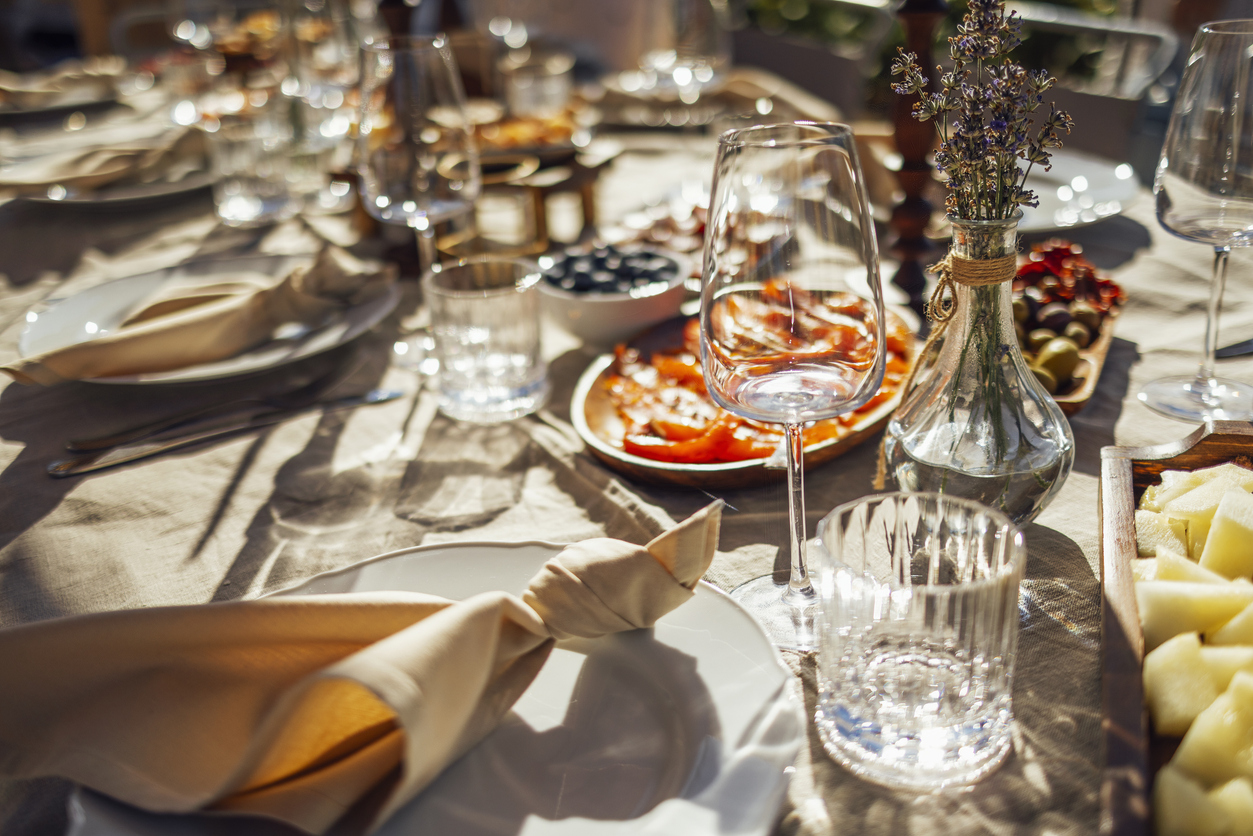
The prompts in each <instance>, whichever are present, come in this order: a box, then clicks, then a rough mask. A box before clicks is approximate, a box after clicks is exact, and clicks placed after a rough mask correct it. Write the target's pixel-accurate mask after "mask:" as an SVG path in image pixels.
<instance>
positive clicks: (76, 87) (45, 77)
mask: <svg viewBox="0 0 1253 836" xmlns="http://www.w3.org/2000/svg"><path fill="white" fill-rule="evenodd" d="M125 70H126V59H124V58H121V57H119V56H116V55H109V56H104V57H99V58H87V59H84V60H81V61H80V60H76V59H74V60H69V61H62V62H61V63H60V64H57V65H56V66H55V67H53V68H52V69H50V70H43V71H39V72H32V73H13V72H9V71H7V70H0V104H4V105H8V106H11V107H15V108H23V109H30V108H38V107H50V106H53V105H58V104H63V103H64V104H71V103H74V102H82V103H87V102H90V101H92V100H93V99H97V98H99V97H101V96H103V95H105V94H107V93H111V92H113V89H114V85H115V84H116V82H117V79H118V77H120V76H121V75H122V73H123V72H124V71H125Z"/></svg>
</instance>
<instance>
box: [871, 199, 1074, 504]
mask: <svg viewBox="0 0 1253 836" xmlns="http://www.w3.org/2000/svg"><path fill="white" fill-rule="evenodd" d="M1021 217H1022V213H1021V212H1017V213H1015V217H1013V218H1009V219H1006V220H995V221H965V220H961V219H959V218H951V217H950V218H949V220H950V222H951V224H952V227H953V243H952V245H951V248H950V253H951V254H953V255H955V256H959V257H962V258H966V259H976V260H978V259H995V258H1003V257H1006V256H1009V255H1013V254H1015V253H1016V252H1017V246H1018V240H1017V239H1018V220H1019V219H1020V218H1021ZM1012 292H1013V288H1012V282H1001V283H1000V284H994V285H988V286H984V287H974V286H967V285H962V284H956V283H955V284H954V290H953V299H954V302H955V303H956V310H955V312H954V315H953V318H952V319H951V320H950V321H949V323H948V326H947V330H946V331H945V333H944V335H943V341H942V344H941V346H940V349H939V355H938V357H937V358H936V359H935V362H934V364H933V365H932V366H930V367H929V368H927V369H926V370H925V371H924V372H922V373H921V374H920V380H919V382H918V384H917V385H916V386H915V387H914V389H913V391H912V392H910V393H909V394H908V395H906V397H905V400H904V402H903V403H902V404H901V407H900V409H898V410H897V412H896V414H895V415H894V416H893V417H892V420H891V421H890V422H889V424H888V429H887V438H886V444H885V453H886V457H887V467H888V472H889V473H891V474H892V476H893V477H894V478H895V479H896V483H897V485H898V486H899V487H900V489H901V490H905V491H935V492H938V493H946V494H950V495H953V496H960V497H964V498H966V499H973V500H977V501H979V502H981V503H983V504H984V505H987V506H988V507H991V508H996V509H998V510H1000V511H1002V512H1003V513H1005V514H1006V515H1007V516H1008V517H1009V518H1010V519H1011V520H1013V521H1014V522H1015V523H1025V522H1027V521H1029V520H1031V519H1033V518H1034V517H1035V516H1036V515H1037V514H1039V513H1040V511H1041V510H1043V509H1044V507H1045V506H1046V505H1048V503H1049V502H1050V501H1052V499H1053V497H1054V496H1056V495H1057V492H1058V490H1060V489H1061V486H1062V483H1063V482H1065V481H1066V477H1067V476H1068V475H1069V474H1070V468H1071V465H1072V464H1073V463H1074V446H1075V441H1074V435H1073V433H1072V432H1071V429H1070V424H1069V422H1068V421H1067V420H1066V416H1065V415H1064V414H1062V411H1061V409H1060V408H1059V407H1058V406H1057V403H1056V402H1055V401H1054V400H1053V399H1052V397H1050V396H1049V394H1048V392H1046V391H1045V390H1044V387H1043V386H1041V385H1040V383H1039V381H1037V380H1036V377H1035V375H1034V374H1033V373H1032V372H1031V370H1030V368H1028V366H1027V362H1026V360H1025V359H1024V358H1023V356H1022V351H1021V349H1020V348H1019V345H1018V338H1017V335H1016V333H1015V330H1014V318H1013V304H1012V302H1013V297H1012ZM919 362H926V358H920V360H919Z"/></svg>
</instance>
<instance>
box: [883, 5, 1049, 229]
mask: <svg viewBox="0 0 1253 836" xmlns="http://www.w3.org/2000/svg"><path fill="white" fill-rule="evenodd" d="M1020 31H1021V20H1019V18H1018V16H1017V14H1016V13H1015V12H1010V13H1009V14H1008V15H1007V14H1006V13H1005V6H1004V2H1003V0H971V3H970V5H969V7H968V9H967V12H966V15H965V17H964V18H963V19H962V22H961V24H960V25H959V26H958V30H957V35H956V36H954V37H952V38H949V53H950V55H951V57H952V61H953V69H952V70H951V71H950V72H947V73H944V72H941V75H940V89H939V90H938V91H935V92H930V91H928V90H927V86H928V80H927V78H926V77H925V76H924V75H923V73H922V69H921V68H920V67H919V66H918V61H917V56H916V55H915V54H913V53H910V52H906V51H905V50H900V51H899V54H898V56H897V58H896V60H894V61H893V62H892V74H893V75H894V76H895V75H899V76H903V79H902V80H901V81H900V82H897V83H894V84H893V85H892V89H893V90H894V91H896V92H897V93H899V94H901V95H915V96H917V97H918V103H917V104H916V105H915V107H914V110H913V115H914V117H915V118H917V119H919V120H920V121H924V122H925V121H928V120H934V121H935V124H936V129H937V132H938V133H939V135H940V148H939V150H938V151H937V153H936V157H935V161H936V168H937V169H938V170H939V171H940V173H941V174H943V175H944V177H945V181H946V184H947V186H948V189H949V196H948V198H947V200H946V201H945V206H946V208H947V210H948V212H949V213H950V214H953V215H955V216H957V217H960V218H965V219H968V220H995V219H1003V218H1007V217H1009V216H1010V215H1012V214H1013V212H1014V211H1015V210H1016V209H1017V208H1018V207H1019V206H1024V205H1025V206H1035V205H1037V203H1038V201H1037V199H1036V196H1035V194H1034V193H1033V192H1031V191H1030V190H1028V189H1027V188H1026V187H1025V183H1026V178H1027V175H1028V174H1029V173H1030V171H1031V169H1032V167H1033V166H1035V165H1043V166H1044V167H1045V169H1046V170H1047V169H1048V167H1049V165H1050V163H1049V160H1050V153H1049V150H1048V149H1050V148H1058V147H1060V146H1061V138H1060V132H1062V131H1065V132H1067V133H1069V132H1070V130H1071V128H1072V127H1073V125H1074V122H1073V121H1072V120H1071V118H1070V116H1069V115H1068V114H1067V113H1065V112H1064V111H1058V110H1057V109H1056V108H1055V107H1054V108H1053V109H1052V112H1051V114H1050V116H1049V117H1048V118H1047V119H1046V120H1045V121H1044V123H1043V125H1042V126H1041V128H1040V130H1039V132H1038V133H1037V134H1036V135H1035V136H1034V137H1033V136H1031V125H1032V114H1033V113H1034V112H1035V110H1036V109H1037V108H1038V107H1039V106H1040V104H1042V103H1043V101H1044V93H1045V92H1046V91H1048V90H1049V89H1050V88H1051V87H1052V86H1053V84H1054V83H1055V80H1054V79H1053V78H1052V77H1050V76H1049V75H1048V73H1047V72H1045V71H1043V70H1036V71H1027V70H1025V69H1023V68H1022V67H1021V66H1019V65H1017V64H1014V63H1013V62H1011V61H1010V60H1009V59H1008V57H1006V56H1007V54H1008V53H1009V51H1010V50H1012V49H1013V48H1014V47H1016V46H1017V45H1018V44H1019V43H1020V42H1021V34H1020ZM972 68H973V69H972ZM937 69H939V68H937ZM1020 159H1021V160H1025V161H1026V162H1027V166H1026V169H1025V170H1024V169H1020V168H1019V165H1018V160H1020Z"/></svg>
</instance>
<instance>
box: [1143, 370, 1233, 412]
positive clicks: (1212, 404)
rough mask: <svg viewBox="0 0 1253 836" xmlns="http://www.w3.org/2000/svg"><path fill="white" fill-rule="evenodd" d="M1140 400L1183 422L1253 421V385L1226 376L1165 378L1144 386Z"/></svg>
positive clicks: (1157, 410) (1153, 408)
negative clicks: (1226, 378) (1228, 378)
mask: <svg viewBox="0 0 1253 836" xmlns="http://www.w3.org/2000/svg"><path fill="white" fill-rule="evenodd" d="M1138 397H1139V399H1140V403H1142V404H1144V405H1145V406H1147V407H1148V408H1149V409H1151V410H1153V411H1154V412H1156V413H1158V414H1159V415H1165V416H1166V417H1167V418H1175V419H1177V420H1180V421H1198V422H1199V421H1205V420H1207V419H1213V420H1217V421H1248V420H1253V386H1249V385H1247V384H1244V383H1237V382H1236V381H1233V380H1224V379H1222V378H1209V379H1208V380H1207V379H1205V378H1198V377H1196V376H1195V375H1193V376H1190V377H1184V376H1180V377H1164V378H1162V379H1160V380H1154V381H1152V382H1151V383H1147V384H1145V385H1144V388H1142V389H1141V390H1140V394H1139V396H1138Z"/></svg>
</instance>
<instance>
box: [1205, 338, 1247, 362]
mask: <svg viewBox="0 0 1253 836" xmlns="http://www.w3.org/2000/svg"><path fill="white" fill-rule="evenodd" d="M1246 354H1253V340H1243V341H1241V342H1238V343H1232V344H1231V345H1228V346H1223V347H1222V348H1220V349H1218V350H1217V351H1215V352H1214V356H1215V357H1217V358H1219V359H1222V358H1225V357H1243V356H1244V355H1246Z"/></svg>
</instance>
